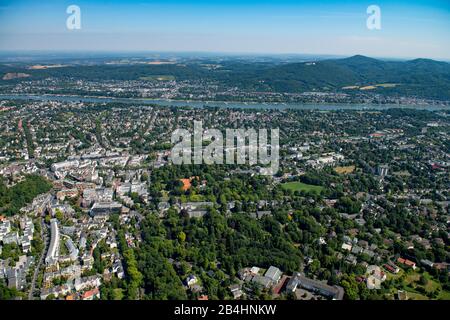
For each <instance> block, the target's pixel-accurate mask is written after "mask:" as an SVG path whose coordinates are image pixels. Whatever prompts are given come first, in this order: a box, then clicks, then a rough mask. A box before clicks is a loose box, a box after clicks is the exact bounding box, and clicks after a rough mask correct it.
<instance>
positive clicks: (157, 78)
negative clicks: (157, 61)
mask: <svg viewBox="0 0 450 320" xmlns="http://www.w3.org/2000/svg"><path fill="white" fill-rule="evenodd" d="M139 79H140V80H144V81H172V80H175V77H174V76H170V75H152V76H146V77H140V78H139Z"/></svg>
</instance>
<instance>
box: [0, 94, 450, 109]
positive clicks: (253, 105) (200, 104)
mask: <svg viewBox="0 0 450 320" xmlns="http://www.w3.org/2000/svg"><path fill="white" fill-rule="evenodd" d="M2 99H3V100H35V101H61V102H86V103H110V102H115V103H117V102H119V103H128V104H142V105H157V106H163V107H193V108H204V107H220V108H237V109H298V110H385V109H389V108H406V109H414V110H432V111H436V110H450V107H449V106H437V105H392V104H391V105H387V104H385V105H381V104H338V103H335V104H332V103H329V104H326V103H316V104H313V103H311V104H301V103H276V102H275V103H274V102H270V103H262V102H224V101H189V100H186V101H184V100H163V99H143V98H112V97H88V96H69V95H45V94H44V95H32V94H0V100H2Z"/></svg>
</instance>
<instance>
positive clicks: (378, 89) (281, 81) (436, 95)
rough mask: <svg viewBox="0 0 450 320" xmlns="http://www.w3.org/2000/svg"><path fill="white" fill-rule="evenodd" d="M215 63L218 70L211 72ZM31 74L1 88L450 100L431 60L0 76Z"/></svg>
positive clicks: (447, 75) (445, 77)
mask: <svg viewBox="0 0 450 320" xmlns="http://www.w3.org/2000/svg"><path fill="white" fill-rule="evenodd" d="M208 64H215V65H217V68H212V69H211V68H206V67H205V65H208ZM8 72H10V73H11V72H12V73H20V72H23V73H26V74H29V75H30V77H29V78H22V79H13V80H1V77H0V86H1V85H3V84H10V83H14V82H17V81H29V80H33V79H45V78H48V77H57V78H61V79H72V80H74V79H81V80H93V81H105V80H139V79H142V78H146V77H147V78H148V77H151V76H152V75H153V76H156V75H165V76H170V77H171V78H174V79H176V80H179V81H189V80H209V81H217V82H218V83H220V84H222V85H224V86H228V87H239V88H240V89H242V90H248V91H266V92H268V91H273V92H288V93H302V92H309V91H318V92H345V93H349V94H353V93H359V92H364V93H370V92H373V93H380V94H386V95H393V96H398V95H401V96H410V97H421V98H431V99H439V100H450V64H449V63H447V62H439V61H434V60H429V59H415V60H409V61H385V60H377V59H373V58H369V57H365V56H361V55H356V56H353V57H349V58H344V59H333V60H320V61H313V62H300V63H258V62H252V61H248V60H246V61H242V60H233V59H229V60H226V61H221V60H217V61H215V60H192V61H190V62H189V61H188V62H183V63H175V64H162V65H158V64H154V65H149V64H124V65H111V64H96V65H71V64H70V63H68V64H67V66H65V67H62V68H49V69H44V70H30V69H29V68H27V66H24V65H22V66H20V65H13V66H12V65H9V66H7V65H0V76H1V75H3V74H6V73H8Z"/></svg>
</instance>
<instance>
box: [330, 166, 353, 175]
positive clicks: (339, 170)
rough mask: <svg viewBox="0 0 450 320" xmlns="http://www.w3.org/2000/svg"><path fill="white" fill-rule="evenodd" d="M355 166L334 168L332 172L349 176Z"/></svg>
mask: <svg viewBox="0 0 450 320" xmlns="http://www.w3.org/2000/svg"><path fill="white" fill-rule="evenodd" d="M355 169H356V167H355V166H347V167H336V168H334V171H335V172H337V173H339V174H349V173H352V172H353V171H355Z"/></svg>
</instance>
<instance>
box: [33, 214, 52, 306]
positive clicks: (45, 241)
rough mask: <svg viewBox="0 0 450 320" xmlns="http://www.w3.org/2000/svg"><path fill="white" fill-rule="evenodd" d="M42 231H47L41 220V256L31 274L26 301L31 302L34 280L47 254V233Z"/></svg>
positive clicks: (34, 286)
mask: <svg viewBox="0 0 450 320" xmlns="http://www.w3.org/2000/svg"><path fill="white" fill-rule="evenodd" d="M44 230H47V226H46V225H45V223H44V219H41V238H42V239H43V240H44V248H43V249H42V252H41V256H40V257H39V262H38V263H37V265H36V266H35V269H34V273H33V279H32V280H31V288H30V292H29V293H28V300H33V295H34V291H35V290H36V278H37V276H38V274H39V270H40V269H41V265H42V261H43V260H44V257H45V253H46V252H47V247H48V237H47V232H46V231H45V232H44Z"/></svg>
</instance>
